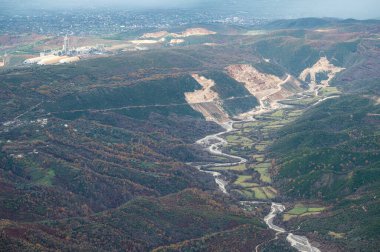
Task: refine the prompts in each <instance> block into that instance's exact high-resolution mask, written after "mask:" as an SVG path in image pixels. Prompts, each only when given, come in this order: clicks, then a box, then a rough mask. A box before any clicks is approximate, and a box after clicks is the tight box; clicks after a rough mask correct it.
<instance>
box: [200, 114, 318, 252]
mask: <svg viewBox="0 0 380 252" xmlns="http://www.w3.org/2000/svg"><path fill="white" fill-rule="evenodd" d="M250 121H252V120H247V121H241V122H250ZM234 123H235V121H230V122H228V123H226V124H225V125H223V126H224V128H225V129H226V130H225V131H223V132H220V133H217V134H213V135H209V136H206V137H204V138H202V139H200V140H198V141H197V142H196V143H197V144H199V145H201V146H202V147H203V148H204V149H205V150H207V151H209V152H210V153H212V154H214V155H217V156H220V157H226V158H229V159H232V160H236V161H235V162H226V163H208V164H203V165H196V166H195V167H196V168H197V169H198V170H200V171H202V172H204V173H208V174H211V175H213V176H214V179H215V182H216V183H217V185H218V187H219V189H220V190H221V191H222V192H223V193H224V194H227V195H228V194H229V193H228V191H227V189H226V186H227V185H228V181H226V180H225V179H224V178H223V176H222V174H221V173H219V172H216V171H211V170H208V168H211V167H222V166H223V167H225V166H235V165H239V164H245V163H246V162H247V160H246V159H245V158H242V157H239V156H234V155H229V154H227V153H223V152H222V147H223V146H224V145H226V144H227V141H226V140H225V139H223V138H222V137H221V136H222V135H224V134H226V133H229V132H232V131H236V129H235V128H234ZM266 203H268V202H261V201H242V202H241V204H242V205H247V204H249V205H253V204H266ZM283 211H285V206H284V205H282V204H280V203H275V202H271V210H270V212H269V214H268V215H267V216H265V218H264V221H265V223H266V224H267V226H268V227H269V228H270V229H272V230H274V231H275V232H276V238H275V239H278V235H279V234H287V237H286V240H287V241H288V242H289V243H290V245H291V246H292V247H294V248H296V249H297V250H298V251H300V252H320V250H319V249H318V248H316V247H313V246H312V245H311V244H310V242H309V240H308V239H307V238H306V237H305V236H299V235H295V234H293V233H290V232H287V231H286V230H285V229H283V228H281V227H279V226H277V225H275V224H273V220H274V219H275V218H276V217H277V215H278V214H280V213H282V212H283ZM256 251H258V247H256Z"/></svg>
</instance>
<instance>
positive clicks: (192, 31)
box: [141, 28, 216, 39]
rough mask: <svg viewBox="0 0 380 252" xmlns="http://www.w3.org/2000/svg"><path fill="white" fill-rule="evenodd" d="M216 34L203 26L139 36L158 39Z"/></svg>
mask: <svg viewBox="0 0 380 252" xmlns="http://www.w3.org/2000/svg"><path fill="white" fill-rule="evenodd" d="M213 34H216V32H214V31H210V30H207V29H205V28H189V29H186V30H185V31H183V32H181V33H169V32H167V31H158V32H152V33H145V34H144V35H142V36H141V38H142V39H159V38H165V37H169V36H171V37H174V38H185V37H190V36H206V35H213Z"/></svg>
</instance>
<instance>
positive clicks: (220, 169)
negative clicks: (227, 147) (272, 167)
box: [210, 164, 247, 171]
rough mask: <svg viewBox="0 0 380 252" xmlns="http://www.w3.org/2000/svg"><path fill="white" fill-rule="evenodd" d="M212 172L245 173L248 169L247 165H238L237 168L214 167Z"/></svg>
mask: <svg viewBox="0 0 380 252" xmlns="http://www.w3.org/2000/svg"><path fill="white" fill-rule="evenodd" d="M210 170H214V171H245V170H247V168H246V167H245V164H241V165H236V166H222V167H213V168H211V169H210Z"/></svg>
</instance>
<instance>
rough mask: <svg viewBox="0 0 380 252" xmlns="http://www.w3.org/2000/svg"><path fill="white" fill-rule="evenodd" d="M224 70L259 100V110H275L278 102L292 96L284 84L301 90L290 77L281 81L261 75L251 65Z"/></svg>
mask: <svg viewBox="0 0 380 252" xmlns="http://www.w3.org/2000/svg"><path fill="white" fill-rule="evenodd" d="M226 69H227V71H228V74H229V75H230V76H231V77H232V78H234V79H235V80H237V81H239V82H241V83H243V84H244V86H245V87H246V89H247V90H248V91H249V92H250V93H251V94H252V95H254V96H255V97H256V98H257V99H259V101H260V105H261V108H266V107H272V108H275V107H276V105H277V102H278V101H279V100H283V99H285V98H288V97H290V96H292V95H294V92H293V91H290V90H288V89H286V88H284V87H283V85H284V84H286V83H288V84H291V86H292V87H293V89H294V90H301V88H300V86H301V83H300V82H299V81H297V80H296V79H295V78H293V77H292V76H290V75H288V76H287V78H286V79H285V80H281V79H280V78H279V77H277V76H274V75H271V74H266V73H261V72H259V71H258V70H257V69H256V68H254V67H253V66H251V65H231V66H228V67H227V68H226Z"/></svg>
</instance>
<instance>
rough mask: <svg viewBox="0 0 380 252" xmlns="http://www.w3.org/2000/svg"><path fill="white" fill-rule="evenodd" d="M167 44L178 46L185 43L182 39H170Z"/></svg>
mask: <svg viewBox="0 0 380 252" xmlns="http://www.w3.org/2000/svg"><path fill="white" fill-rule="evenodd" d="M169 43H170V44H171V45H178V44H182V43H185V40H184V39H172V40H170V42H169Z"/></svg>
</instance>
